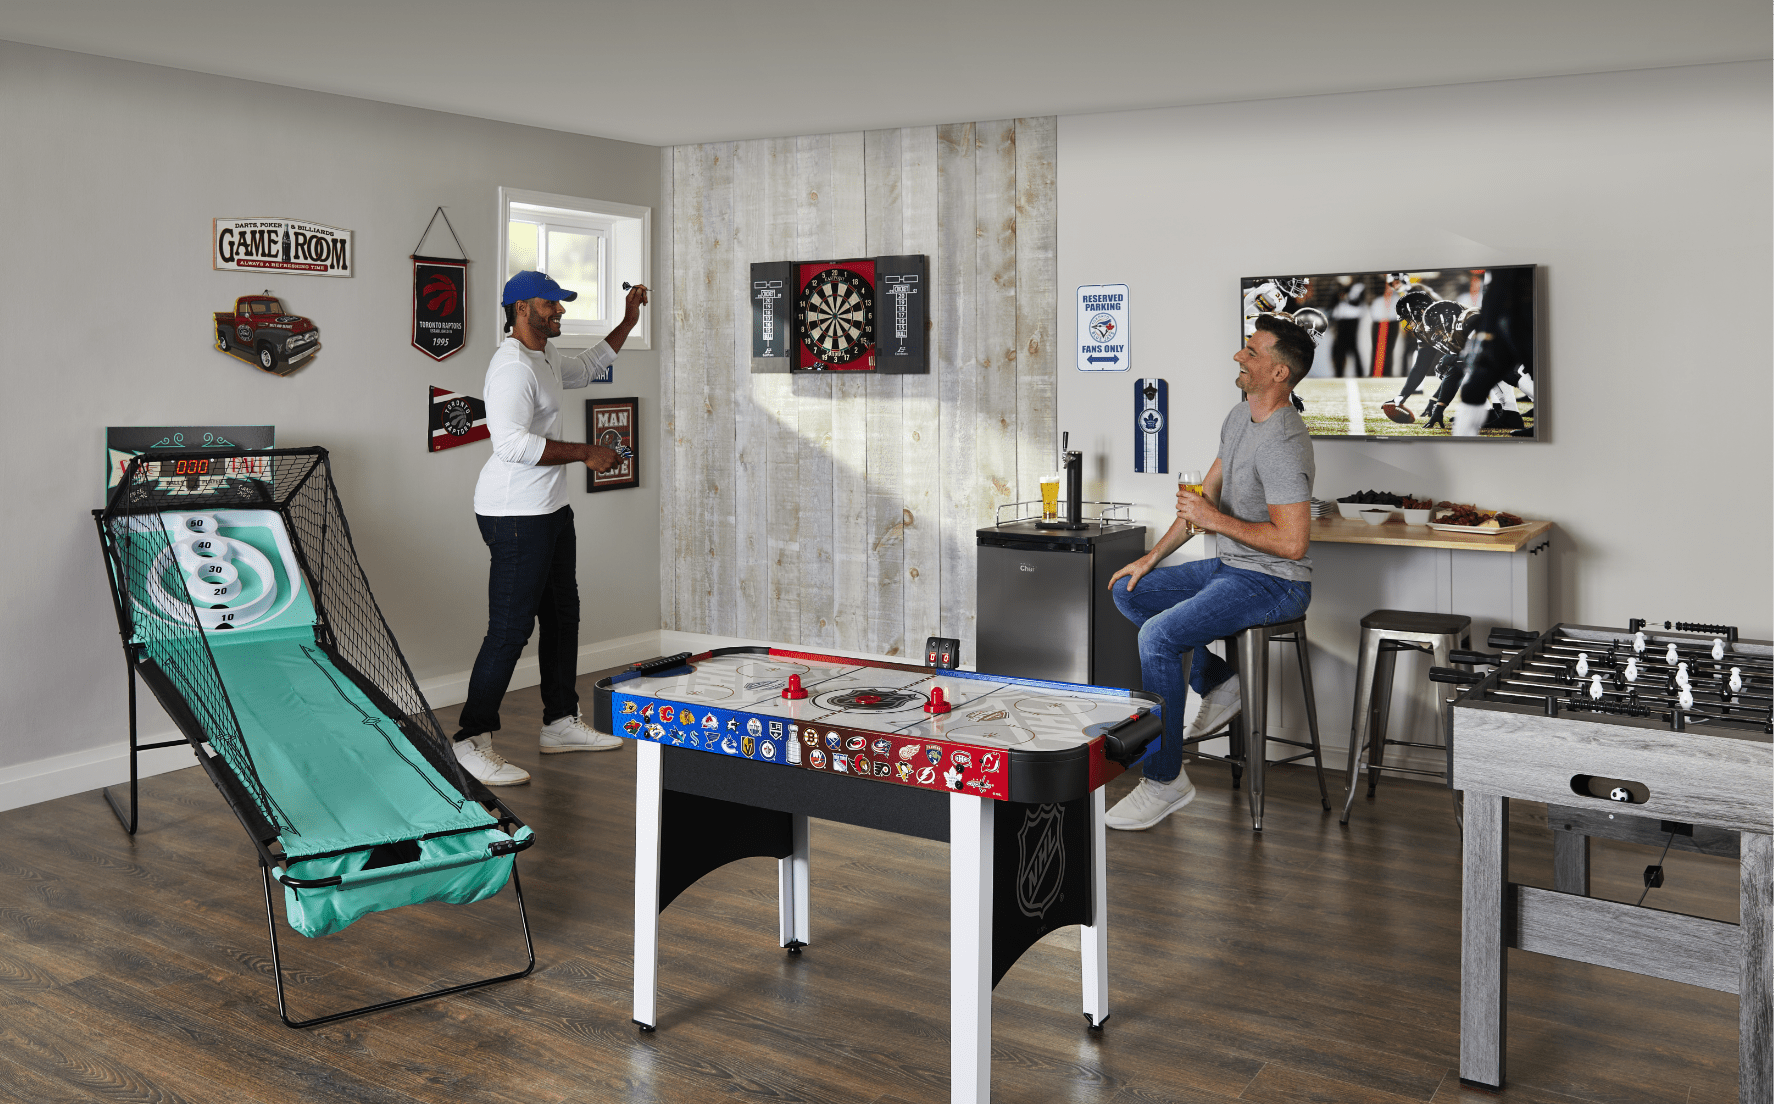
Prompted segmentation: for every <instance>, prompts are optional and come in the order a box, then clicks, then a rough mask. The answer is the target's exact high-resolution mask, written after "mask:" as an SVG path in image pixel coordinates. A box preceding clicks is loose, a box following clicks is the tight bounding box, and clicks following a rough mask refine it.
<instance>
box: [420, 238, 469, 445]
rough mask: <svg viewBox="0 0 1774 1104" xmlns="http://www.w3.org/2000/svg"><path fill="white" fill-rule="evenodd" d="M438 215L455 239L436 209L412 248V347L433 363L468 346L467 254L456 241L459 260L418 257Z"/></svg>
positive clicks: (458, 240) (455, 258) (459, 242)
mask: <svg viewBox="0 0 1774 1104" xmlns="http://www.w3.org/2000/svg"><path fill="white" fill-rule="evenodd" d="M440 215H441V216H442V217H443V220H444V226H446V227H448V228H449V231H450V237H452V238H456V228H455V227H454V226H450V216H448V215H445V214H444V209H443V208H442V207H439V208H438V209H437V210H436V211H433V212H432V214H431V221H430V222H428V223H426V224H425V233H424V234H420V235H419V244H418V245H415V246H414V247H413V348H415V349H417V350H419V351H420V352H421V353H424V354H425V355H426V356H428V357H430V358H431V359H432V360H442V359H444V358H445V357H447V356H450V355H451V354H453V353H459V352H461V351H462V346H464V345H466V344H467V343H468V309H467V298H468V296H467V290H468V252H467V250H465V249H463V248H462V240H461V239H460V238H456V252H458V253H461V254H462V256H460V257H454V258H452V257H422V256H420V255H419V250H421V249H423V248H424V247H425V237H426V235H427V234H430V233H431V227H432V226H433V225H434V224H435V223H436V222H437V220H438V217H439V216H440ZM458 443H459V442H458Z"/></svg>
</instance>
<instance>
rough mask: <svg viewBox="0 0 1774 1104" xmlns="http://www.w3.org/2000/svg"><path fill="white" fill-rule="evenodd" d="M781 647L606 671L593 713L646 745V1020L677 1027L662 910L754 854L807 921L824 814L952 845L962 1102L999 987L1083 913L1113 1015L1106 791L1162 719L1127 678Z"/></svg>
mask: <svg viewBox="0 0 1774 1104" xmlns="http://www.w3.org/2000/svg"><path fill="white" fill-rule="evenodd" d="M957 647H958V642H957V641H952V640H943V639H941V638H932V642H931V645H930V647H929V649H928V655H927V656H926V658H927V659H928V660H929V662H930V664H931V665H930V666H925V667H918V666H912V665H909V664H901V663H887V662H880V661H874V660H862V659H851V658H844V657H841V656H828V655H817V654H812V653H805V652H796V651H789V650H786V649H777V648H762V647H741V648H721V649H716V650H714V651H711V652H704V653H702V654H700V655H689V654H688V653H685V654H681V655H676V656H670V657H665V658H662V659H658V660H651V661H648V662H646V663H641V664H636V665H635V666H634V667H633V668H631V669H629V670H628V671H625V672H622V673H619V674H616V675H613V676H611V677H609V678H605V679H601V680H599V681H598V683H597V689H596V694H595V697H594V704H593V711H594V713H593V716H594V723H595V726H596V727H597V728H598V729H599V730H600V731H603V732H609V733H612V734H614V735H617V736H621V737H624V738H625V739H630V740H634V741H635V742H636V745H637V749H636V750H637V759H638V764H637V769H636V780H635V916H634V924H635V949H634V1022H635V1023H636V1024H637V1025H638V1026H639V1027H640V1028H641V1029H642V1030H643V1031H652V1030H654V1029H655V1028H656V1027H657V1025H658V1023H659V1014H658V1001H657V996H656V991H657V982H658V952H659V913H660V911H661V910H662V909H664V908H665V907H666V906H667V905H669V904H670V903H671V901H672V900H673V899H674V898H676V897H677V896H678V895H679V894H680V893H682V892H683V891H684V890H686V889H688V888H689V887H690V886H691V885H693V884H694V883H695V882H696V881H697V880H698V879H699V878H701V877H702V876H703V875H705V874H707V873H709V872H711V871H713V870H716V869H718V868H720V867H721V866H724V865H725V864H727V863H730V862H733V861H735V860H737V859H741V858H746V857H752V856H766V857H771V858H775V859H777V860H778V862H777V881H778V887H777V888H778V913H779V924H778V928H779V930H778V943H779V945H780V946H782V947H784V948H785V949H787V950H788V951H789V953H791V954H798V953H800V951H801V949H802V948H803V947H805V946H807V945H808V943H809V940H810V938H811V936H810V934H809V928H808V915H809V907H808V903H809V902H808V893H809V877H810V873H811V872H810V869H809V825H808V821H809V819H810V818H819V819H825V820H835V821H840V822H842V823H847V824H857V825H861V826H863V827H868V828H877V829H882V830H885V831H890V832H899V833H903V834H906V835H912V836H917V837H921V838H924V839H931V840H941V841H946V842H947V843H948V845H949V925H950V928H949V930H950V936H949V938H950V960H949V992H950V1002H949V1011H950V1060H951V1072H950V1099H951V1100H952V1101H955V1102H956V1104H982V1102H984V1101H986V1100H988V1099H989V1097H990V1092H991V997H992V988H993V987H994V986H995V985H996V984H997V983H998V979H999V978H1001V977H1003V975H1004V973H1005V971H1007V970H1009V969H1010V967H1011V966H1012V965H1013V964H1014V963H1015V962H1016V960H1017V958H1018V957H1019V956H1020V955H1021V954H1022V953H1023V952H1024V951H1026V950H1027V949H1028V948H1029V947H1031V946H1033V945H1034V944H1035V943H1036V942H1037V941H1038V940H1039V939H1041V938H1042V937H1043V936H1044V935H1046V934H1047V933H1049V932H1051V931H1054V930H1056V929H1058V928H1061V927H1065V926H1068V925H1072V924H1077V925H1080V926H1081V928H1082V931H1081V935H1080V938H1079V944H1080V952H1081V958H1082V964H1081V965H1082V981H1083V1012H1084V1015H1085V1017H1086V1020H1087V1022H1088V1026H1089V1028H1091V1029H1093V1030H1094V1029H1100V1028H1101V1027H1102V1024H1103V1021H1104V1020H1106V1019H1107V1018H1108V1015H1109V1008H1108V890H1107V878H1106V869H1105V858H1104V838H1103V837H1104V831H1103V828H1104V826H1103V813H1104V798H1103V793H1104V791H1103V787H1104V786H1105V785H1106V784H1107V783H1108V781H1109V780H1110V779H1112V778H1114V777H1115V776H1116V775H1118V774H1120V773H1121V771H1122V769H1123V764H1127V763H1131V762H1133V761H1134V760H1135V759H1137V758H1138V756H1139V755H1140V753H1141V752H1142V751H1143V750H1144V749H1145V747H1146V745H1147V744H1148V743H1149V742H1150V741H1151V740H1152V739H1154V738H1156V737H1157V736H1159V735H1160V734H1161V733H1162V731H1163V722H1162V720H1160V718H1159V717H1158V716H1157V715H1156V714H1155V713H1154V712H1153V708H1154V707H1155V706H1158V705H1160V704H1161V703H1160V701H1159V699H1158V698H1156V697H1154V696H1152V695H1148V694H1142V693H1139V692H1137V691H1129V690H1122V689H1118V688H1113V687H1101V686H1080V685H1074V684H1070V683H1061V682H1048V681H1042V680H1036V679H1024V678H1013V677H1009V676H1004V675H981V674H976V673H974V672H970V671H961V670H957V669H954V660H955V654H954V653H955V649H956V648H957Z"/></svg>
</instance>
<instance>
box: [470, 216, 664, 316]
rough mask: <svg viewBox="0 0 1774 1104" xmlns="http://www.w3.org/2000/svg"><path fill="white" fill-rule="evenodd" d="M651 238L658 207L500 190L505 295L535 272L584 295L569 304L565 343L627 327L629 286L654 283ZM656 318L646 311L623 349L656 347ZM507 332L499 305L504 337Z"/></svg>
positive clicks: (501, 282)
mask: <svg viewBox="0 0 1774 1104" xmlns="http://www.w3.org/2000/svg"><path fill="white" fill-rule="evenodd" d="M652 239H653V209H652V208H651V207H635V206H632V205H630V204H627V203H607V202H604V201H601V200H595V199H580V198H577V197H574V196H563V195H553V194H550V193H548V192H530V191H523V190H521V189H518V188H500V189H499V256H500V260H501V262H502V267H501V270H500V273H499V289H500V290H503V289H504V286H505V281H506V280H508V279H510V278H511V277H512V276H513V275H515V274H516V273H519V272H522V271H524V270H525V269H535V270H537V271H540V272H546V273H548V275H549V277H550V278H551V279H553V280H554V282H555V283H557V284H559V285H560V286H561V287H563V288H566V289H567V290H568V291H576V292H578V293H579V297H578V298H577V299H574V300H573V301H572V302H570V303H567V304H566V308H567V313H566V316H565V317H563V318H562V319H561V336H560V337H558V338H556V339H555V342H556V343H557V344H559V345H565V346H587V345H594V344H596V343H597V342H598V341H600V340H602V339H603V337H604V335H605V334H607V333H609V332H610V331H611V330H612V329H614V328H615V326H616V323H618V322H620V321H622V304H623V299H624V298H625V297H626V295H627V293H626V292H624V291H623V290H622V285H623V284H624V283H631V284H646V283H649V277H650V275H651V272H652V263H651V258H652V251H651V243H652ZM650 314H651V312H650V311H646V310H643V311H642V312H641V320H640V322H638V323H637V324H636V325H635V328H634V330H633V331H632V332H631V333H630V334H629V337H628V343H627V344H626V345H625V346H624V348H629V349H650V348H652V336H653V335H652V326H651V320H650V317H649V316H650ZM504 329H505V312H504V309H503V308H502V307H500V308H499V313H498V325H497V332H501V333H502V332H503V331H504Z"/></svg>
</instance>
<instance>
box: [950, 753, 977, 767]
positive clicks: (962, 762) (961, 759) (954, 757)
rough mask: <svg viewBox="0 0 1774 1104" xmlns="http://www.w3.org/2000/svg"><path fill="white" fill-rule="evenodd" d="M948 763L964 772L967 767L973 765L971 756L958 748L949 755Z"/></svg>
mask: <svg viewBox="0 0 1774 1104" xmlns="http://www.w3.org/2000/svg"><path fill="white" fill-rule="evenodd" d="M949 762H951V763H953V764H955V766H957V767H960V768H961V769H962V770H966V769H967V768H968V767H971V766H972V765H973V756H971V755H969V754H967V753H966V752H965V751H962V750H961V749H959V748H956V749H955V750H954V751H952V752H950V753H949Z"/></svg>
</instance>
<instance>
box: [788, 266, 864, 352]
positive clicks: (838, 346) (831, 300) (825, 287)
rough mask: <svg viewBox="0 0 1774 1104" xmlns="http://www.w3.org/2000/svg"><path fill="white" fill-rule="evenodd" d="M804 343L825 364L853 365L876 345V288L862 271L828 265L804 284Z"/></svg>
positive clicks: (799, 317) (801, 302) (801, 307)
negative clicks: (852, 362) (829, 266)
mask: <svg viewBox="0 0 1774 1104" xmlns="http://www.w3.org/2000/svg"><path fill="white" fill-rule="evenodd" d="M797 306H798V315H797V320H798V323H799V326H800V331H801V344H803V345H805V346H806V347H807V351H808V353H810V354H811V355H812V356H813V358H814V359H815V360H817V361H819V362H820V363H822V364H849V363H850V362H851V361H853V360H856V359H857V358H858V357H860V356H862V355H863V354H865V353H867V352H868V351H869V350H870V349H872V348H874V345H875V289H874V288H873V287H871V286H870V285H869V282H868V281H867V280H865V279H863V277H862V276H861V274H859V273H856V272H852V271H850V270H849V269H846V268H828V269H825V270H823V271H821V272H818V273H816V274H814V276H813V277H812V278H811V279H809V280H808V281H807V282H806V283H805V284H804V285H802V287H801V294H800V298H799V302H798V304H797Z"/></svg>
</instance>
